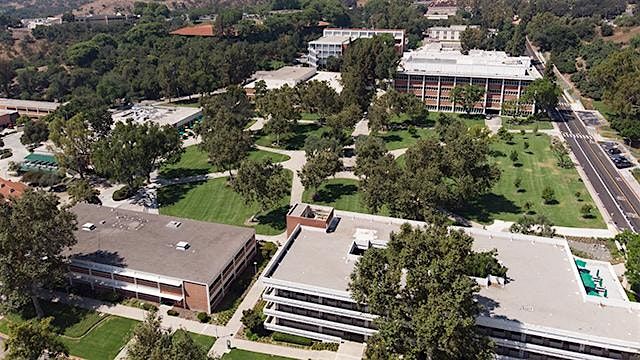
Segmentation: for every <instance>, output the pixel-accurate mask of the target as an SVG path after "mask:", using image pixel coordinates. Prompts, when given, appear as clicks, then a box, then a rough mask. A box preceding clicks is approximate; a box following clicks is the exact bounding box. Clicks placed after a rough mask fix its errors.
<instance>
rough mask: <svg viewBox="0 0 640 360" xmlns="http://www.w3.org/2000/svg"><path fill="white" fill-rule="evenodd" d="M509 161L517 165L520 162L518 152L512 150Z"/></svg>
mask: <svg viewBox="0 0 640 360" xmlns="http://www.w3.org/2000/svg"><path fill="white" fill-rule="evenodd" d="M509 159H510V160H511V162H512V163H513V164H514V165H515V164H516V163H517V162H518V152H517V151H515V150H511V153H510V154H509Z"/></svg>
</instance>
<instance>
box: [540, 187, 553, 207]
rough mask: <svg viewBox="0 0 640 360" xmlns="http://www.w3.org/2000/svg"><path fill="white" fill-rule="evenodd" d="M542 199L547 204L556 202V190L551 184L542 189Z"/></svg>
mask: <svg viewBox="0 0 640 360" xmlns="http://www.w3.org/2000/svg"><path fill="white" fill-rule="evenodd" d="M542 199H543V200H544V203H545V204H553V203H555V202H556V195H555V191H553V189H552V188H551V187H549V186H547V187H545V188H544V189H542Z"/></svg>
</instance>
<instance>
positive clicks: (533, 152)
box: [459, 134, 605, 228]
mask: <svg viewBox="0 0 640 360" xmlns="http://www.w3.org/2000/svg"><path fill="white" fill-rule="evenodd" d="M524 141H528V142H529V144H530V147H529V150H528V151H527V152H525V151H524V150H523V143H524ZM514 143H515V144H514V145H508V144H506V143H504V142H499V143H496V144H494V145H493V149H494V150H495V151H496V154H500V156H498V157H496V158H495V161H496V163H497V164H498V166H499V168H500V170H501V172H502V174H501V177H500V180H499V181H498V183H497V184H496V185H495V187H494V188H493V191H492V192H491V193H489V194H487V195H485V196H483V197H482V198H481V199H480V200H479V201H477V202H476V203H474V204H470V205H469V206H468V207H467V208H466V209H463V210H462V211H459V213H460V214H461V215H463V216H466V217H467V218H469V219H471V220H476V221H479V222H482V223H490V222H492V221H493V220H494V219H500V220H506V221H515V220H517V219H518V218H519V217H520V216H522V214H523V212H524V210H523V205H524V203H525V202H530V203H531V204H532V205H533V206H532V211H535V213H537V214H542V215H545V216H546V217H548V218H549V219H550V220H551V221H552V222H553V223H554V224H555V225H558V226H571V227H586V228H604V227H605V224H604V222H603V220H602V217H601V215H600V214H598V213H597V211H596V210H594V211H593V214H594V217H593V218H590V219H585V218H583V217H582V216H581V214H580V208H581V207H582V206H583V205H584V204H591V205H593V206H594V209H595V205H594V203H593V200H592V199H591V197H590V196H589V193H588V192H587V189H586V188H585V186H584V184H583V183H582V181H581V179H580V176H579V175H578V172H577V171H576V170H575V169H562V168H560V167H558V166H557V165H556V159H555V158H554V157H553V155H552V153H551V151H550V150H549V146H550V138H549V136H547V135H543V134H540V135H539V136H534V135H532V134H528V135H526V136H525V137H524V138H523V137H522V136H521V135H520V134H515V136H514ZM514 149H515V150H516V151H517V152H518V155H519V161H518V162H519V164H520V165H519V166H514V165H513V163H512V162H511V160H510V159H509V158H508V156H509V154H510V153H511V151H512V150H514ZM518 177H519V178H520V179H521V180H522V184H521V190H520V191H518V190H517V189H516V187H515V186H514V181H515V179H516V178H518ZM547 186H549V187H551V188H552V189H553V190H554V192H555V198H556V200H557V203H556V204H544V203H543V200H542V198H541V195H542V190H543V189H544V188H545V187H547ZM576 192H580V193H581V196H580V199H578V198H576V196H575V193H576Z"/></svg>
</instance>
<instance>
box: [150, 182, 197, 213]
mask: <svg viewBox="0 0 640 360" xmlns="http://www.w3.org/2000/svg"><path fill="white" fill-rule="evenodd" d="M205 182H206V181H198V182H192V183H187V184H176V185H169V186H164V187H162V188H160V189H158V207H163V206H171V205H174V204H176V203H178V202H179V201H180V200H182V199H184V197H185V196H186V194H187V193H188V192H189V191H190V190H191V189H193V188H195V187H197V186H199V185H202V184H204V183H205Z"/></svg>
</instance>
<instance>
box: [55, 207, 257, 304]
mask: <svg viewBox="0 0 640 360" xmlns="http://www.w3.org/2000/svg"><path fill="white" fill-rule="evenodd" d="M72 211H73V212H74V213H75V214H76V216H77V217H78V224H79V227H80V229H79V230H78V231H76V237H77V239H78V243H77V244H76V245H75V246H73V248H71V249H70V250H68V251H67V252H66V255H69V257H70V264H69V271H70V272H69V282H70V283H71V285H72V286H75V287H80V288H84V289H87V290H91V291H115V292H118V293H119V294H122V295H124V296H126V297H134V298H138V299H143V300H147V301H152V302H157V303H162V304H168V305H173V306H177V307H183V308H186V309H191V310H194V311H205V312H211V309H213V308H214V307H215V306H216V305H217V304H218V303H219V302H220V300H222V298H223V297H224V295H225V294H226V293H227V292H228V291H229V289H230V287H231V286H232V284H233V281H234V280H235V279H236V277H237V276H238V275H239V274H240V273H242V271H243V270H244V269H245V268H246V267H247V265H249V264H251V262H252V261H253V259H254V257H255V255H256V249H257V242H256V239H255V231H254V230H253V229H250V228H243V227H237V226H230V225H222V224H215V223H209V222H202V221H194V220H187V219H180V218H175V217H169V216H161V215H153V214H147V213H140V212H134V211H126V210H120V209H114V208H107V207H102V206H97V205H88V204H78V205H76V206H74V207H73V208H72Z"/></svg>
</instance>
